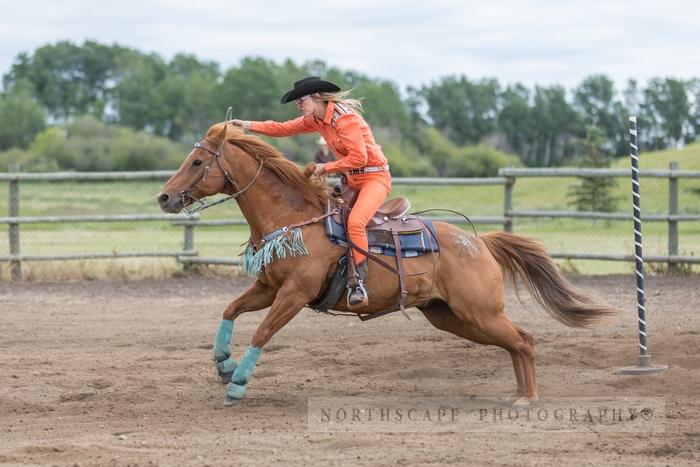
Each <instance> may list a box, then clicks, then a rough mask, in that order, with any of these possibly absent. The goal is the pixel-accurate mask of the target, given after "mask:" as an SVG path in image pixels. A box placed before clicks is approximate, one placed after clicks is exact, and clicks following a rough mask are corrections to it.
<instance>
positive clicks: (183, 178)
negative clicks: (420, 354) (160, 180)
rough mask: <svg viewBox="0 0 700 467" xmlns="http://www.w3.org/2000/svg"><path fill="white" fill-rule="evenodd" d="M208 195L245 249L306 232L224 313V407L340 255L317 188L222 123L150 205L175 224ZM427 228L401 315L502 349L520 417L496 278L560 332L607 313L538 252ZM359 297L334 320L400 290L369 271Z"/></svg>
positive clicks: (530, 369) (511, 331) (521, 337)
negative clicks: (414, 314) (433, 238)
mask: <svg viewBox="0 0 700 467" xmlns="http://www.w3.org/2000/svg"><path fill="white" fill-rule="evenodd" d="M217 193H225V194H228V195H229V196H230V197H233V198H235V199H236V201H237V202H238V205H239V207H240V209H241V212H242V213H243V215H244V216H245V218H246V220H247V222H248V224H249V226H250V242H249V248H250V247H251V246H253V247H257V248H260V247H261V245H262V244H265V241H264V240H263V239H264V238H266V236H267V238H268V239H269V238H270V236H269V234H271V233H273V232H283V233H284V235H283V237H284V238H288V237H289V236H290V235H289V234H290V232H291V231H288V230H287V229H281V228H284V227H288V226H292V227H294V224H299V223H304V222H306V221H308V223H307V225H305V226H304V227H303V228H300V227H299V228H296V229H294V230H296V231H297V234H298V235H297V242H299V241H300V242H301V243H300V245H297V248H296V251H291V250H284V245H282V247H280V249H277V250H275V252H276V253H275V252H268V258H267V260H266V261H265V262H263V263H262V264H263V265H264V267H262V268H260V269H259V271H257V280H256V281H255V282H254V283H253V284H252V285H251V286H250V288H248V290H246V291H245V292H244V293H243V294H242V295H241V296H240V297H238V298H237V299H235V300H233V301H232V302H231V303H230V304H229V305H228V306H227V307H226V309H225V310H224V313H223V319H222V321H221V322H220V324H219V328H218V331H217V333H216V337H215V339H214V349H213V358H214V360H215V361H216V365H217V368H218V372H219V376H220V377H221V378H222V381H223V382H227V383H228V386H227V390H226V399H225V403H226V404H227V405H230V404H232V403H235V402H237V401H239V400H241V399H242V398H243V397H244V395H245V385H246V383H247V382H248V380H249V379H250V377H251V375H252V373H253V370H254V368H255V366H256V362H257V360H258V357H259V356H260V352H261V349H262V348H263V346H264V345H265V344H267V342H268V341H269V340H270V339H271V338H272V336H274V335H275V333H276V332H277V331H279V330H280V329H281V328H282V327H283V326H284V325H285V324H287V323H288V322H289V320H291V319H292V318H293V317H294V316H296V315H297V313H299V311H300V310H301V309H302V308H304V306H305V305H307V304H308V303H310V302H312V301H314V299H316V298H317V296H318V295H319V294H320V292H321V291H322V288H323V286H324V284H325V283H326V281H327V280H328V279H329V278H330V277H331V276H332V275H333V273H334V271H335V268H336V266H337V264H338V260H339V259H340V258H341V257H342V256H343V255H344V254H345V252H346V250H345V248H342V247H340V246H337V245H335V244H333V243H331V242H330V241H329V240H328V238H327V237H326V233H325V230H324V226H323V222H313V220H314V219H318V217H319V216H322V215H323V213H324V206H326V203H327V200H328V188H327V185H326V183H325V180H319V179H314V178H309V177H307V176H306V175H305V174H304V172H302V170H300V169H299V168H298V167H297V166H296V165H295V164H294V163H292V162H291V161H289V160H288V159H286V158H285V157H284V156H283V155H282V154H281V153H280V152H279V151H277V150H276V149H275V148H273V147H272V146H271V145H269V144H267V143H266V142H264V141H263V140H262V139H260V138H258V137H257V136H253V135H249V134H245V133H244V132H242V131H241V130H238V129H237V128H234V127H232V126H230V125H226V124H224V123H218V124H215V125H213V126H212V127H211V128H209V130H208V131H207V135H206V137H205V138H204V140H202V141H200V142H199V143H197V144H195V148H194V149H193V150H192V152H190V154H189V155H188V156H187V157H186V159H185V161H184V162H183V163H182V166H181V167H180V169H179V170H178V171H177V173H176V174H175V175H173V176H172V177H171V178H170V180H168V181H167V182H166V183H165V186H164V187H163V189H162V191H161V192H160V193H159V194H158V202H159V204H160V207H161V209H162V210H163V211H165V212H170V213H177V212H180V211H181V210H183V208H187V206H189V205H191V204H192V203H194V202H195V201H197V200H199V199H201V198H203V197H206V196H209V195H213V194H217ZM434 227H435V232H436V234H437V238H438V239H439V241H440V245H441V252H440V254H439V255H433V254H426V255H424V256H418V257H415V258H405V259H404V260H403V265H404V269H405V271H406V288H407V290H408V296H407V298H406V305H407V306H414V307H417V308H418V309H419V310H420V311H421V312H422V313H423V314H424V315H425V317H426V318H427V319H428V321H429V322H430V323H431V324H432V325H433V326H435V327H436V328H438V329H441V330H444V331H447V332H450V333H452V334H456V335H457V336H460V337H463V338H465V339H469V340H471V341H474V342H477V343H480V344H485V345H496V346H499V347H502V348H504V349H505V350H507V351H508V352H509V353H510V355H511V358H512V361H513V368H514V370H515V380H516V382H517V389H516V390H515V392H514V393H513V395H511V399H510V400H511V401H512V402H514V405H516V406H527V405H528V404H529V403H530V402H531V401H535V400H537V397H538V396H537V385H536V382H535V352H534V340H533V337H532V335H531V334H530V333H528V332H527V331H525V330H523V329H521V328H520V327H518V326H517V325H515V324H513V323H512V322H511V321H510V320H509V319H508V318H507V317H506V315H505V313H504V304H505V303H504V302H505V299H504V276H507V277H510V278H511V279H512V280H513V281H514V282H515V280H516V279H521V280H523V281H524V282H525V284H526V285H527V286H528V288H529V290H530V291H531V293H532V295H533V297H534V298H535V299H536V301H537V302H538V303H539V304H540V305H541V306H542V307H543V308H544V309H545V310H547V311H548V312H549V314H550V315H551V316H552V317H554V318H555V319H556V320H558V321H560V322H562V323H564V324H565V325H567V326H577V327H586V326H588V325H591V324H593V323H594V322H595V321H596V320H597V319H598V318H600V317H602V316H604V315H607V314H609V313H612V312H613V311H615V310H614V309H613V308H612V307H609V306H606V305H603V304H598V303H596V302H595V301H593V300H591V299H590V298H589V297H587V296H586V295H585V294H582V293H581V292H578V291H576V290H575V289H574V288H573V287H572V286H571V284H569V282H568V281H567V280H566V279H565V278H564V277H563V276H562V275H561V274H560V273H559V271H558V269H557V267H556V265H555V264H554V263H553V262H552V260H551V258H550V257H549V255H548V254H547V252H546V251H545V249H544V248H543V246H542V245H541V244H540V243H538V242H535V241H533V240H530V239H527V238H525V237H521V236H519V235H514V234H510V233H505V232H488V233H485V234H482V235H479V236H474V235H471V234H469V233H467V232H465V231H463V230H461V229H459V228H458V227H456V226H454V225H451V224H448V223H443V222H435V223H434ZM278 238H279V237H278ZM299 246H301V248H299ZM287 247H289V244H287ZM285 252H286V253H287V254H285ZM255 253H256V250H255V249H251V250H250V254H251V255H254V254H255ZM367 287H368V295H369V304H368V305H367V306H365V307H364V308H360V309H353V310H348V307H347V304H346V302H345V300H344V299H341V300H340V302H339V303H338V304H337V305H336V306H335V307H333V309H334V310H337V311H352V312H354V313H357V314H371V313H375V312H378V311H380V310H387V309H391V308H394V307H395V305H396V302H397V296H398V294H399V280H398V278H397V276H396V275H394V274H393V273H392V272H390V271H388V270H387V269H385V268H383V267H381V266H380V265H377V264H374V263H372V262H370V264H369V270H368V275H367ZM267 307H270V310H269V311H268V313H267V316H265V318H264V319H263V321H262V323H260V325H259V326H258V328H257V330H256V331H255V334H254V335H253V338H252V341H251V343H250V345H249V346H248V348H247V350H246V352H245V354H244V356H243V357H242V358H241V360H240V362H236V360H235V359H234V358H233V357H231V351H230V345H231V339H232V336H233V327H234V321H235V319H236V318H237V317H238V316H239V315H241V314H242V313H246V312H249V311H255V310H260V309H263V308H267Z"/></svg>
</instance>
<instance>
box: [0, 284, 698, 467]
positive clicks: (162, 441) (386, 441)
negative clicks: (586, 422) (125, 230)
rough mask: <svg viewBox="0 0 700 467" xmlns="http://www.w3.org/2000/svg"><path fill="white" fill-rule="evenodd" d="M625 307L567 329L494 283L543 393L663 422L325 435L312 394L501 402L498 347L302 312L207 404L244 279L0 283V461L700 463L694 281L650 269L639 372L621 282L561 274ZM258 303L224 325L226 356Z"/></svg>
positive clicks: (417, 326) (249, 329) (505, 379)
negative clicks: (647, 405) (229, 341)
mask: <svg viewBox="0 0 700 467" xmlns="http://www.w3.org/2000/svg"><path fill="white" fill-rule="evenodd" d="M571 280H572V282H574V284H576V285H578V286H580V287H582V288H586V289H591V290H594V291H595V292H596V293H597V294H598V295H599V296H601V297H604V298H605V299H606V300H607V301H609V302H610V303H612V304H614V305H617V306H619V307H622V308H623V309H625V310H629V313H627V314H626V315H624V316H620V317H618V318H615V319H613V320H612V321H610V322H608V323H607V324H605V325H603V326H600V327H598V328H596V329H594V330H588V331H586V330H577V329H569V328H566V327H564V326H563V325H561V324H559V323H557V322H555V321H554V320H552V319H551V318H549V317H548V316H547V315H546V314H545V313H544V312H542V311H541V310H539V309H537V308H536V307H535V305H534V304H533V302H532V301H531V299H530V298H529V297H528V296H527V294H523V295H522V297H523V301H522V303H519V302H518V301H517V299H516V297H515V295H514V293H513V292H512V291H509V292H508V310H509V311H508V312H509V315H510V316H511V318H512V319H513V320H514V321H515V322H516V323H518V324H519V325H521V326H523V327H525V328H526V329H528V330H530V331H532V332H533V333H534V334H535V336H536V340H537V355H538V367H537V373H538V379H539V388H540V394H541V396H544V397H611V396H615V397H660V398H663V400H664V401H665V424H664V427H663V431H661V432H656V433H650V432H633V433H620V432H616V433H601V432H596V430H590V431H585V430H580V429H579V430H577V431H574V432H556V431H554V432H548V431H547V430H531V431H524V432H518V433H513V432H499V431H498V430H496V431H495V432H489V433H483V432H460V431H446V432H413V433H399V432H388V433H373V432H369V433H368V432H352V433H342V432H334V433H322V432H317V431H313V430H310V429H309V422H308V418H307V403H308V401H309V398H310V397H327V396H332V397H340V398H342V397H376V396H385V397H393V396H411V397H467V396H486V397H490V396H499V397H500V396H505V395H507V394H509V393H510V391H511V390H512V389H513V387H514V377H513V372H512V365H511V361H510V358H509V356H508V354H507V353H506V352H505V351H503V350H501V349H498V348H494V347H483V346H479V345H475V344H471V343H468V342H466V341H463V340H461V339H459V338H456V337H453V336H451V335H448V334H445V333H442V332H440V331H438V330H436V329H434V328H433V327H431V326H430V325H429V324H428V322H427V321H426V320H425V319H424V318H423V317H422V315H421V314H420V313H419V312H418V311H417V310H411V314H412V316H413V317H414V322H413V323H411V322H408V321H407V320H405V319H404V318H403V317H401V316H400V315H398V314H394V315H391V316H387V317H383V318H379V319H377V320H374V321H369V322H366V323H363V322H360V321H359V320H357V319H353V318H344V317H329V316H321V315H317V314H316V313H313V312H312V311H309V310H303V311H302V313H301V314H300V315H299V316H298V317H297V318H295V319H294V320H293V321H292V322H291V323H290V324H289V325H288V326H287V327H286V328H284V329H283V330H282V331H281V332H280V333H279V334H278V335H277V336H275V337H274V338H273V340H272V342H271V343H270V344H269V345H268V347H267V348H266V350H265V351H264V352H263V355H262V357H261V359H260V361H259V364H258V368H257V370H256V373H255V374H254V376H253V378H252V380H251V382H250V384H249V385H248V398H247V399H246V400H245V401H244V402H243V403H242V404H240V405H238V406H234V407H224V406H223V405H222V400H223V394H224V386H222V385H220V384H219V383H218V382H217V380H216V379H215V378H214V374H213V367H212V363H211V361H210V354H211V350H210V349H211V342H212V338H213V335H214V332H215V330H216V326H217V324H218V321H219V319H220V316H221V312H222V310H223V308H224V307H225V305H226V304H227V303H228V302H229V301H230V300H231V299H232V298H233V297H235V296H236V294H238V293H240V292H241V291H242V290H243V289H244V288H245V287H246V286H247V285H248V284H249V282H250V280H249V279H246V278H234V279H231V278H226V279H223V278H214V279H212V278H202V277H191V278H182V279H167V280H142V281H95V282H68V283H19V284H9V283H0V310H1V316H2V321H0V381H2V385H1V386H0V420H1V423H0V464H3V465H238V464H259V465H270V464H276V465H289V464H295V465H298V464H311V465H338V464H353V465H375V464H382V465H386V464H403V465H406V464H420V465H426V464H474V465H528V464H533V465H534V464H547V465H561V464H575V465H581V464H612V465H698V464H699V463H700V436H699V435H700V428H699V426H700V425H699V422H700V401H699V400H698V394H700V389H699V388H700V374H699V371H698V370H699V363H700V357H699V356H698V355H700V338H698V336H699V334H700V317H699V316H700V315H699V310H700V279H699V278H698V277H697V276H693V277H649V278H647V307H648V310H649V329H650V336H649V339H650V346H651V351H652V354H653V362H654V363H664V364H668V365H669V366H670V369H669V370H667V371H666V372H664V373H663V374H660V375H653V376H641V377H640V376H619V375H616V374H614V370H615V369H617V368H619V367H623V366H628V365H631V364H634V362H635V360H636V355H637V335H636V317H635V313H636V305H635V303H636V302H635V287H634V277H633V276H631V275H630V276H608V277H571ZM263 316H264V312H263V311H261V312H258V313H251V314H247V315H244V316H243V317H241V319H240V320H239V321H238V322H237V325H236V334H235V337H234V348H235V350H234V352H235V354H237V355H240V354H241V353H242V352H243V350H244V348H245V346H246V345H247V344H248V341H249V339H250V336H251V335H252V333H253V331H254V329H255V327H256V325H257V323H259V322H260V320H261V319H262V317H263Z"/></svg>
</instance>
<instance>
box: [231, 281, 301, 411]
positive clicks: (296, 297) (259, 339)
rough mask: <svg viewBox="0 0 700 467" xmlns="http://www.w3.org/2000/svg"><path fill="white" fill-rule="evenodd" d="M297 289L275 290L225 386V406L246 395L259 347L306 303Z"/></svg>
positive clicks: (296, 286) (294, 287) (290, 285)
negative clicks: (265, 312) (274, 294)
mask: <svg viewBox="0 0 700 467" xmlns="http://www.w3.org/2000/svg"><path fill="white" fill-rule="evenodd" d="M301 290H304V289H303V288H300V287H299V285H298V284H295V285H292V284H289V283H287V284H285V285H283V286H282V288H280V289H279V292H278V293H277V297H276V298H275V301H274V303H273V304H272V308H270V311H269V312H268V314H267V316H265V319H263V321H262V323H260V325H259V326H258V329H257V330H256V331H255V334H254V335H253V339H252V341H251V343H250V345H249V346H248V348H247V349H246V352H245V355H243V358H241V361H240V363H239V365H238V366H237V367H236V370H235V371H234V372H233V376H232V377H231V382H229V383H228V386H227V387H226V400H225V401H224V404H225V405H232V404H234V403H236V402H238V401H240V400H241V399H243V397H244V396H245V393H246V389H245V386H246V384H247V383H248V381H249V380H250V377H251V375H252V374H253V370H255V366H256V364H257V362H258V358H259V357H260V352H261V351H262V347H263V346H264V345H265V344H267V342H268V341H269V340H270V338H271V337H272V336H273V335H275V333H276V332H277V331H279V330H280V329H282V327H284V325H285V324H287V323H288V322H289V320H291V319H292V318H293V317H294V316H296V314H297V313H299V311H300V310H301V309H302V308H303V307H304V305H306V304H307V303H308V302H309V300H310V298H309V297H308V296H307V294H304V293H302V292H301ZM311 298H313V297H311Z"/></svg>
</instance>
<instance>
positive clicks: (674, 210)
mask: <svg viewBox="0 0 700 467" xmlns="http://www.w3.org/2000/svg"><path fill="white" fill-rule="evenodd" d="M668 168H669V170H671V175H669V178H668V215H669V220H668V256H678V221H677V220H675V219H673V218H672V217H673V216H675V215H677V214H678V204H679V200H678V198H679V192H680V189H679V187H678V177H676V176H675V174H674V173H673V171H674V170H678V162H670V163H669V164H668ZM668 272H669V273H677V272H678V264H677V263H675V262H671V261H669V262H668Z"/></svg>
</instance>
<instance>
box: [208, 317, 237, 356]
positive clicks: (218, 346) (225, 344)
mask: <svg viewBox="0 0 700 467" xmlns="http://www.w3.org/2000/svg"><path fill="white" fill-rule="evenodd" d="M232 338H233V321H230V320H228V319H222V320H221V323H219V329H218V330H217V331H216V337H215V338H214V351H213V355H212V358H213V359H214V361H216V362H223V361H224V360H226V359H227V358H229V357H230V356H231V339H232Z"/></svg>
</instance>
